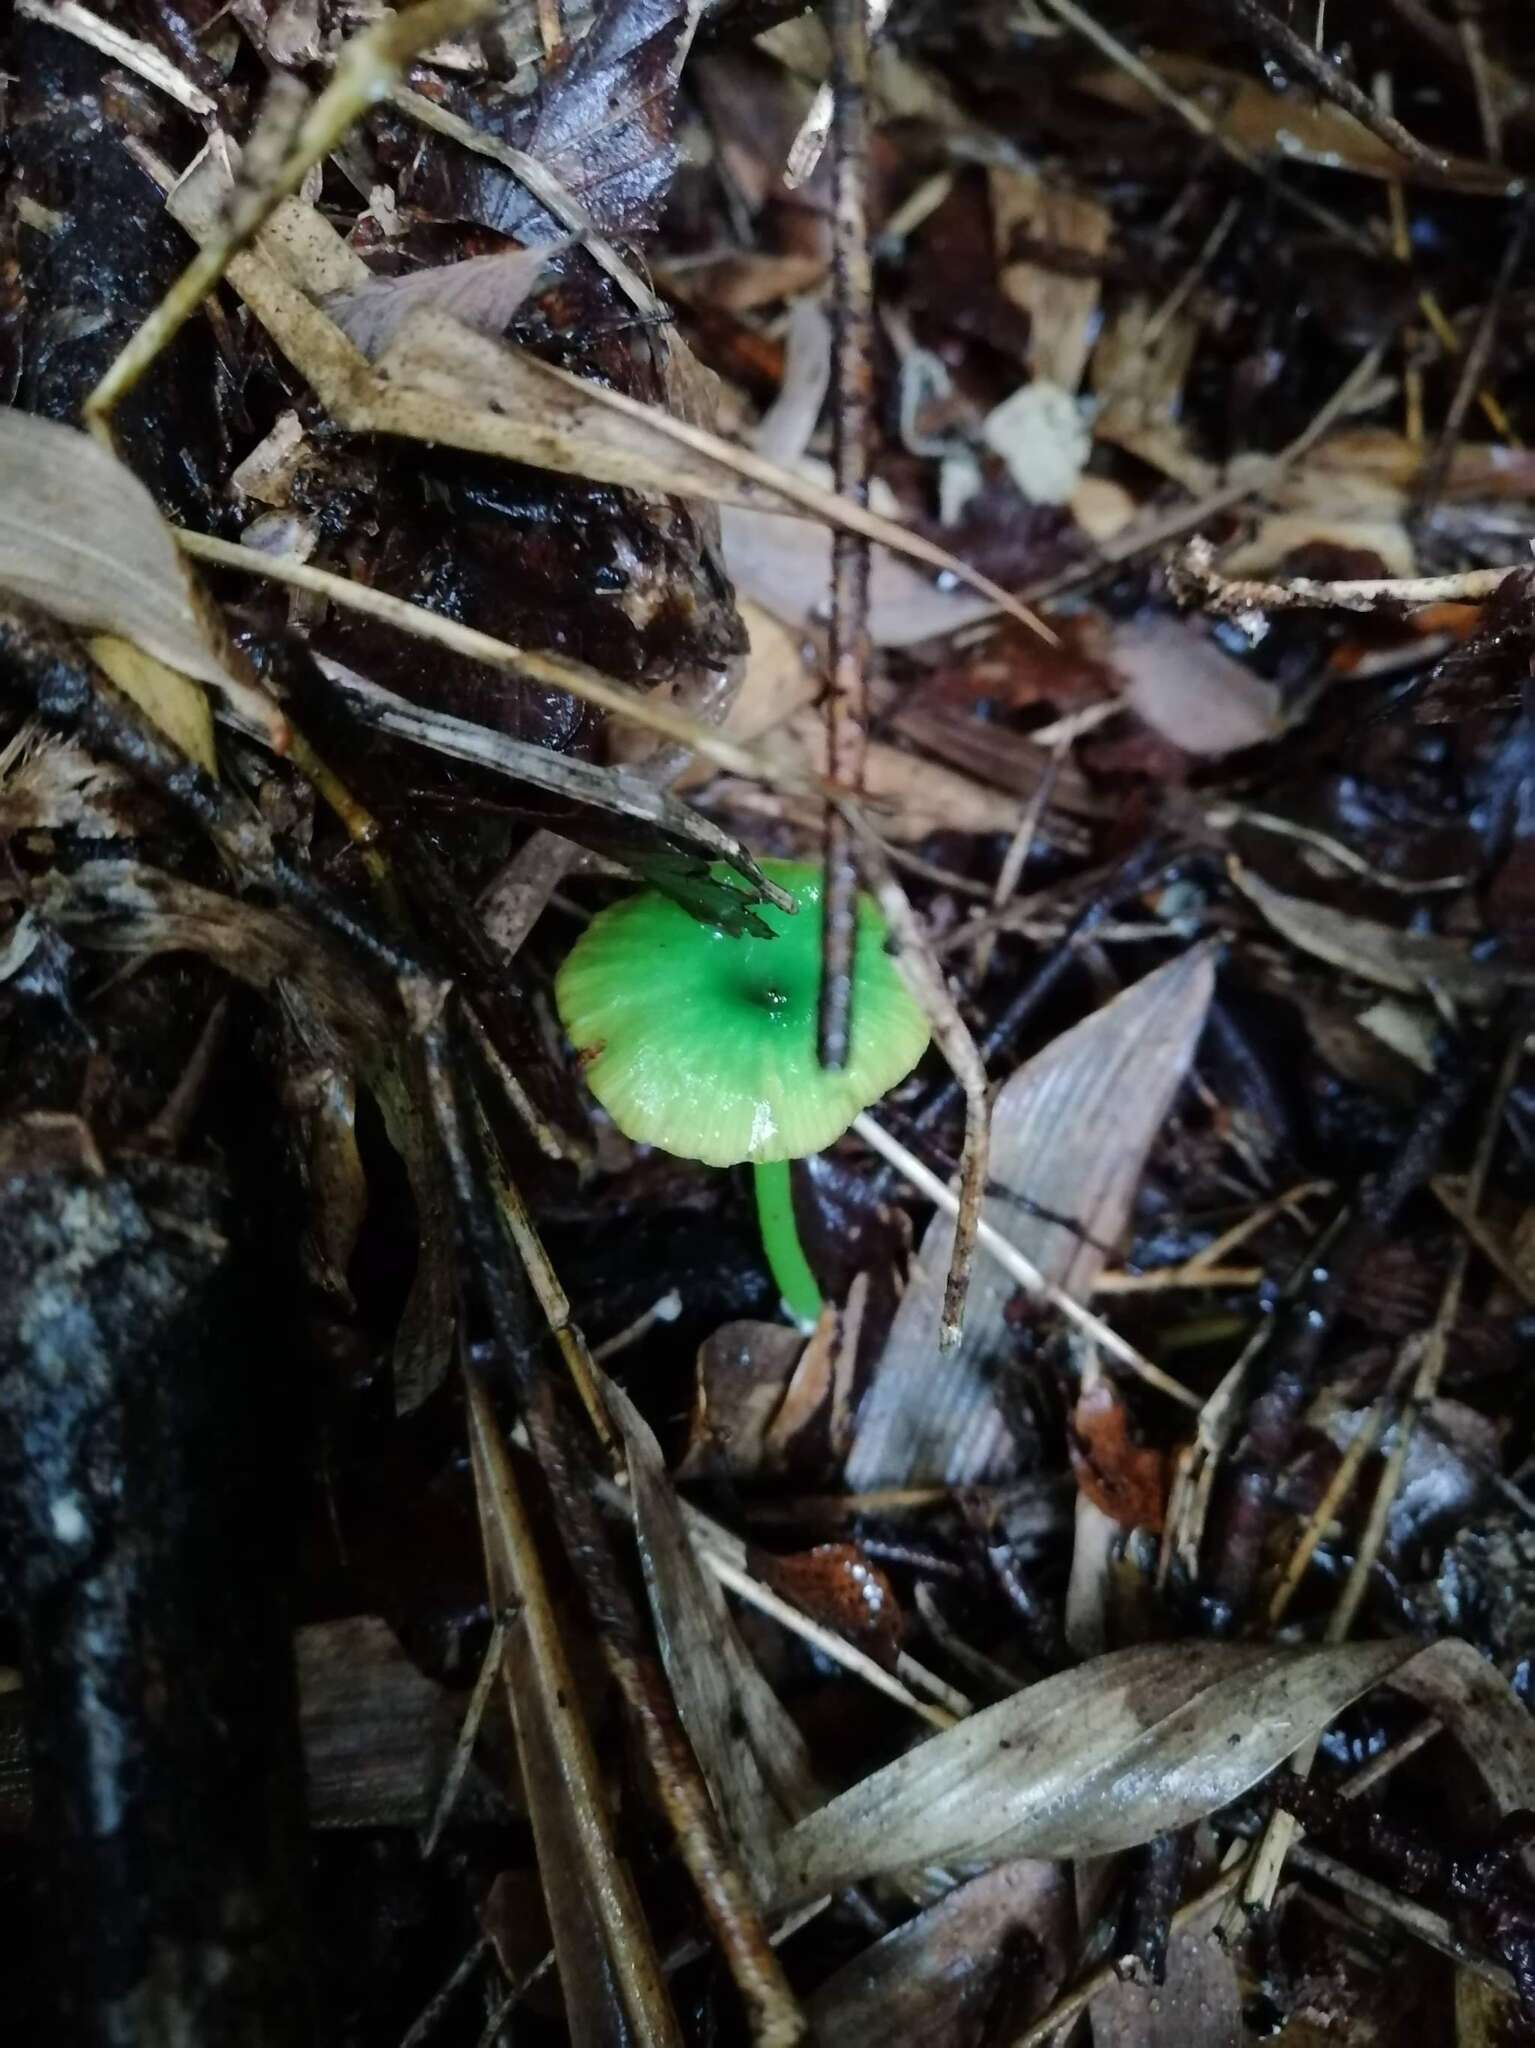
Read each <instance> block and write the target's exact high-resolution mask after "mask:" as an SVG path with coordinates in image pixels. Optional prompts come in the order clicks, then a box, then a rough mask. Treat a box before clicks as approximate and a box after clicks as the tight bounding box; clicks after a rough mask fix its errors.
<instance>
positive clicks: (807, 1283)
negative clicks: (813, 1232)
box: [752, 1159, 821, 1323]
mask: <svg viewBox="0 0 1535 2048" xmlns="http://www.w3.org/2000/svg"><path fill="white" fill-rule="evenodd" d="M791 1170H792V1169H791V1165H790V1162H789V1161H788V1160H787V1159H759V1160H758V1161H757V1163H756V1165H755V1166H754V1167H753V1168H752V1181H753V1183H754V1185H755V1188H756V1194H757V1228H758V1229H759V1230H760V1231H761V1232H762V1249H763V1250H764V1251H765V1252H766V1253H767V1262H768V1271H769V1272H770V1273H771V1274H772V1276H773V1278H774V1279H775V1280H776V1281H777V1283H778V1292H779V1293H780V1294H781V1295H782V1296H783V1301H784V1306H785V1307H786V1308H787V1309H788V1311H789V1313H790V1315H792V1316H793V1317H794V1319H795V1320H796V1322H801V1323H813V1322H815V1321H817V1320H818V1319H819V1317H820V1313H821V1289H820V1286H819V1283H818V1282H817V1280H816V1277H815V1275H814V1273H812V1272H811V1270H810V1261H809V1260H808V1259H807V1258H806V1257H805V1247H804V1246H803V1245H802V1244H801V1243H800V1241H799V1226H798V1225H797V1224H796V1222H795V1220H794V1189H793V1187H792V1185H791V1184H790V1180H789V1174H790V1172H791Z"/></svg>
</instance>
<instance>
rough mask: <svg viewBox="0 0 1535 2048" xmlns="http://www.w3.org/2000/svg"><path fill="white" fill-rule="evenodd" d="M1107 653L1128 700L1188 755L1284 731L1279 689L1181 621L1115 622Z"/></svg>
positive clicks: (1230, 748)
mask: <svg viewBox="0 0 1535 2048" xmlns="http://www.w3.org/2000/svg"><path fill="white" fill-rule="evenodd" d="M1108 658H1109V661H1110V663H1111V664H1112V665H1113V667H1114V668H1115V669H1117V670H1118V672H1119V674H1120V676H1121V678H1122V680H1123V687H1124V694H1125V701H1126V703H1128V704H1129V705H1130V706H1131V707H1132V709H1133V710H1135V711H1136V712H1138V713H1139V715H1140V716H1141V717H1142V718H1143V719H1144V720H1145V721H1146V723H1147V724H1148V725H1149V726H1150V727H1151V728H1152V730H1153V731H1154V732H1159V733H1160V734H1161V735H1162V737H1163V738H1164V739H1167V740H1171V741H1172V743H1173V745H1174V746H1175V747H1181V748H1182V749H1183V751H1184V752H1185V753H1186V754H1205V755H1215V754H1232V753H1235V752H1236V751H1237V749H1238V748H1240V747H1255V746H1258V745H1259V744H1261V742H1262V741H1264V740H1269V739H1272V738H1273V737H1274V735H1275V734H1276V733H1277V732H1278V731H1279V692H1278V691H1277V689H1276V688H1275V687H1274V685H1273V684H1272V683H1266V682H1264V681H1263V679H1262V677H1261V676H1255V675H1254V674H1253V672H1252V670H1251V669H1248V668H1244V667H1243V665H1242V663H1241V662H1239V661H1234V660H1233V659H1232V657H1231V656H1230V655H1229V654H1225V653H1223V652H1222V651H1221V649H1220V648H1219V647H1217V646H1216V644H1215V642H1214V641H1213V640H1212V639H1210V638H1209V636H1208V635H1207V634H1204V633H1200V632H1197V631H1196V630H1195V629H1194V628H1193V627H1191V626H1185V625H1181V624H1180V623H1179V622H1178V621H1177V620H1176V619H1137V620H1134V621H1130V622H1127V623H1126V624H1124V625H1122V626H1119V627H1116V629H1115V631H1114V634H1113V636H1112V638H1111V640H1110V642H1109V650H1108Z"/></svg>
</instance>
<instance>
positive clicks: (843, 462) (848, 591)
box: [819, 0, 874, 1067]
mask: <svg viewBox="0 0 1535 2048" xmlns="http://www.w3.org/2000/svg"><path fill="white" fill-rule="evenodd" d="M831 24H832V62H833V70H832V79H833V97H832V146H833V156H832V219H833V265H834V275H835V279H836V315H837V331H836V344H835V349H834V353H833V358H832V392H833V415H832V434H833V457H834V464H835V469H836V479H837V489H838V490H839V491H840V492H841V493H842V495H843V496H844V497H846V498H852V499H853V500H854V501H855V502H856V503H857V504H860V505H863V504H866V503H867V501H868V495H869V425H870V415H871V412H872V409H873V398H874V268H873V263H872V261H871V259H870V254H869V221H868V206H867V196H866V192H865V183H866V178H867V171H868V162H867V159H868V146H869V112H868V73H869V30H868V18H867V15H866V14H865V11H864V0H832V9H831ZM868 666H869V544H868V542H867V541H866V540H863V539H861V538H860V537H859V536H858V535H857V534H850V533H843V532H840V531H839V532H838V533H837V534H836V535H835V536H834V537H833V540H832V609H831V689H830V691H829V692H828V693H827V698H826V772H827V774H828V775H829V776H830V777H831V779H832V780H833V782H837V783H840V784H841V785H842V786H843V788H844V789H845V790H847V791H848V792H849V793H850V794H852V795H857V794H858V793H859V791H861V789H862V788H863V773H864V755H865V752H866V749H867V746H868V722H869V707H868ZM822 908H823V913H824V919H825V922H824V925H823V928H822V942H821V944H822V950H821V1001H820V1016H819V1041H820V1055H821V1064H822V1065H823V1066H827V1067H844V1066H846V1065H847V1061H848V1039H849V1029H850V1014H849V1013H850V1010H851V1006H852V995H853V940H854V934H855V930H856V926H857V917H858V863H857V860H856V859H855V857H854V850H853V834H852V832H851V830H850V828H849V826H848V824H847V821H846V819H845V818H844V817H843V816H842V814H841V813H840V812H839V811H838V810H837V809H836V808H835V806H834V805H828V807H827V811H826V888H825V894H824V896H823V899H822Z"/></svg>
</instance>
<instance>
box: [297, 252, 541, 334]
mask: <svg viewBox="0 0 1535 2048" xmlns="http://www.w3.org/2000/svg"><path fill="white" fill-rule="evenodd" d="M568 247H569V240H568V238H567V239H566V240H564V241H560V242H554V243H550V244H548V245H547V246H545V247H542V248H537V249H500V250H497V251H496V253H495V254H494V255H491V256H466V257H465V258H464V259H463V261H462V262H460V263H443V264H440V265H438V266H437V267H436V268H435V269H431V270H417V271H413V272H412V273H411V274H410V275H409V276H407V277H375V278H370V279H369V281H368V282H367V283H366V284H360V285H357V286H355V287H353V288H352V289H350V290H347V291H344V292H338V293H337V294H336V295H335V296H334V297H333V298H329V299H326V300H325V301H324V302H323V303H324V306H325V310H326V312H327V313H329V315H330V317H331V318H332V320H334V321H335V323H336V325H337V326H338V327H339V328H340V329H341V331H342V333H343V334H344V335H345V336H346V337H347V339H348V340H349V341H351V342H353V343H355V345H356V346H357V347H358V348H360V349H361V350H362V352H363V354H364V355H365V356H366V357H367V358H368V360H369V362H372V361H373V360H374V358H375V357H376V356H379V355H381V354H382V353H383V351H384V350H385V349H386V348H387V347H388V346H389V344H390V342H391V341H393V340H394V338H395V336H396V335H397V334H398V333H399V331H400V328H401V326H402V325H403V323H404V321H405V320H406V318H407V317H408V316H409V315H410V314H411V313H413V312H415V311H416V309H417V308H418V307H420V306H435V307H436V308H437V310H438V311H439V312H442V313H449V314H451V315H452V316H453V318H454V319H455V320H462V321H463V323H464V325H465V326H466V327H472V328H473V329H474V331H475V333H476V334H490V335H498V334H504V333H505V331H506V328H507V326H508V323H509V322H510V321H511V319H512V316H513V315H514V314H515V313H516V311H517V309H518V307H519V306H521V304H522V302H523V300H524V299H525V298H526V297H527V296H528V293H529V292H530V291H532V289H533V287H534V286H535V285H536V284H537V283H538V281H539V279H540V278H541V277H542V276H543V274H544V272H545V271H546V270H547V269H548V268H549V265H550V263H551V262H552V261H553V260H554V258H555V257H556V256H558V255H559V254H560V252H561V251H562V250H563V249H566V248H568Z"/></svg>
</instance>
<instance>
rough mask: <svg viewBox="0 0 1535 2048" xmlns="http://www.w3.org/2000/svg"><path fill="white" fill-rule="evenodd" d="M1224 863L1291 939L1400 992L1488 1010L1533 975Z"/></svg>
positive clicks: (1239, 865)
mask: <svg viewBox="0 0 1535 2048" xmlns="http://www.w3.org/2000/svg"><path fill="white" fill-rule="evenodd" d="M1227 868H1228V872H1229V873H1230V876H1231V879H1232V881H1233V882H1235V884H1236V886H1237V887H1238V888H1239V889H1240V890H1241V892H1242V894H1243V895H1244V896H1245V897H1246V898H1247V899H1248V901H1249V902H1250V903H1252V904H1254V905H1255V906H1256V908H1257V909H1258V910H1259V911H1260V912H1261V913H1262V915H1263V916H1264V918H1265V919H1266V920H1267V921H1268V923H1270V924H1271V925H1272V926H1273V927H1274V929H1275V931H1277V932H1278V933H1280V934H1281V936H1282V937H1284V938H1286V939H1288V940H1289V942H1290V944H1291V945H1292V946H1298V947H1299V948H1300V950H1301V951H1302V952H1303V953H1310V954H1311V955H1312V956H1313V957H1314V958H1316V959H1318V960H1325V961H1326V962H1327V964H1328V965H1329V966H1330V967H1337V968H1341V969H1342V971H1343V972H1344V973H1345V974H1354V975H1359V976H1362V977H1363V979H1364V980H1366V981H1373V982H1376V983H1378V984H1379V986H1380V987H1382V988H1390V989H1395V990H1396V991H1397V992H1398V993H1399V994H1401V995H1413V996H1421V995H1424V994H1431V993H1432V992H1434V991H1435V990H1437V991H1438V992H1439V993H1441V994H1442V995H1445V996H1448V997H1449V998H1450V1000H1451V1001H1452V1002H1457V1003H1464V1004H1465V1005H1466V1007H1467V1008H1468V1009H1472V1010H1490V1009H1491V1008H1492V1007H1493V1006H1494V1005H1495V1004H1496V1003H1497V1002H1498V1001H1499V1000H1500V999H1501V998H1502V997H1503V996H1504V995H1505V994H1506V993H1507V991H1508V990H1509V988H1511V987H1521V988H1524V987H1529V986H1530V985H1531V983H1532V981H1535V976H1532V975H1531V974H1530V973H1529V972H1528V971H1527V970H1524V969H1521V968H1519V967H1517V966H1513V965H1505V964H1504V963H1502V962H1500V961H1492V960H1479V959H1477V958H1476V957H1475V956H1474V955H1473V954H1472V953H1471V951H1470V949H1469V947H1467V946H1466V945H1464V944H1462V943H1461V942H1460V941H1459V940H1456V939H1446V938H1440V937H1439V936H1438V935H1437V934H1436V933H1433V932H1409V931H1400V930H1398V929H1397V928H1396V926H1394V925H1388V924H1376V923H1375V922H1374V921H1373V920H1372V919H1370V918H1367V917H1355V916H1354V915H1353V914H1352V913H1351V912H1349V911H1346V910H1336V909H1334V908H1333V906H1332V905H1331V904H1329V903H1318V902H1314V901H1313V900H1312V899H1311V898H1310V897H1307V896H1288V895H1286V894H1285V892H1284V891H1283V890H1282V889H1275V888H1273V887H1271V886H1270V884H1269V883H1267V882H1265V881H1264V880H1263V879H1262V877H1261V876H1259V875H1257V874H1255V873H1254V872H1253V870H1252V869H1251V868H1249V867H1247V866H1245V865H1244V864H1243V863H1242V862H1241V861H1238V860H1231V861H1229V862H1228V863H1227Z"/></svg>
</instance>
